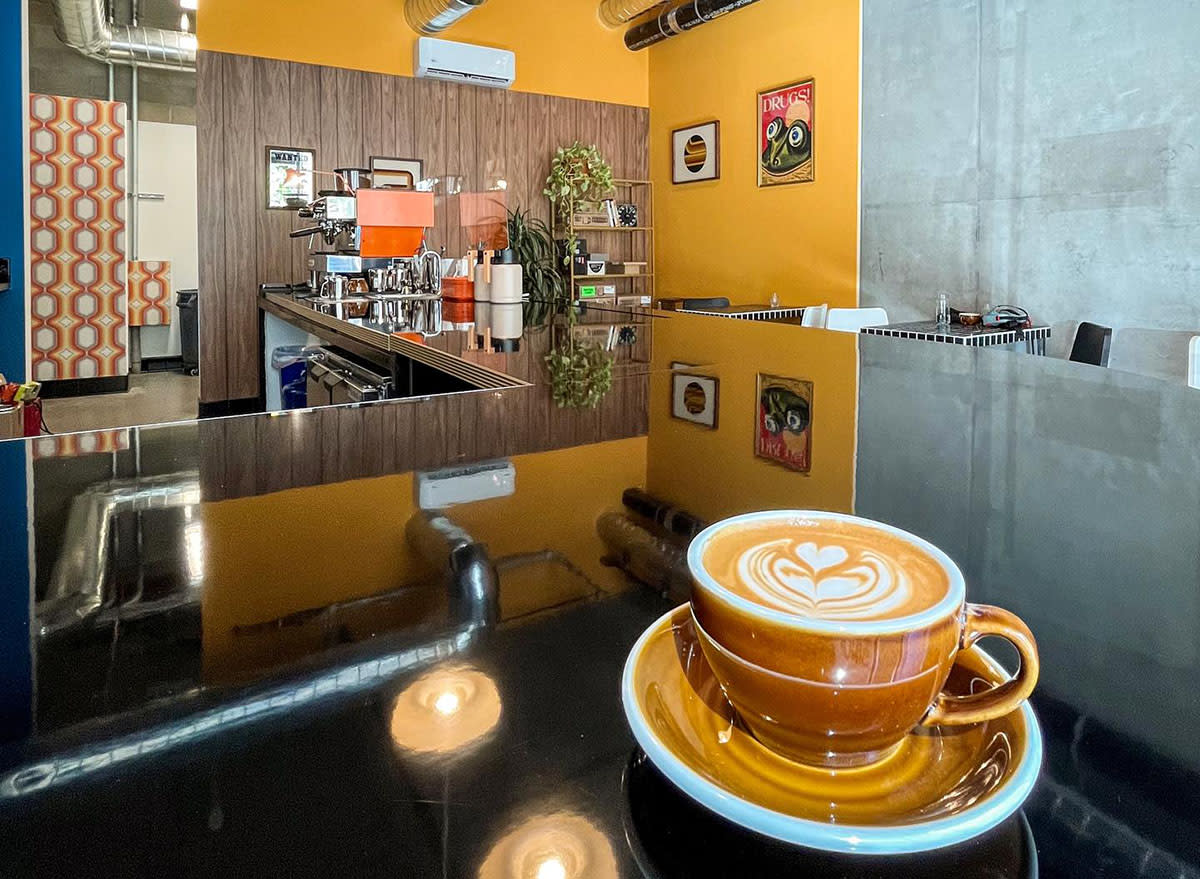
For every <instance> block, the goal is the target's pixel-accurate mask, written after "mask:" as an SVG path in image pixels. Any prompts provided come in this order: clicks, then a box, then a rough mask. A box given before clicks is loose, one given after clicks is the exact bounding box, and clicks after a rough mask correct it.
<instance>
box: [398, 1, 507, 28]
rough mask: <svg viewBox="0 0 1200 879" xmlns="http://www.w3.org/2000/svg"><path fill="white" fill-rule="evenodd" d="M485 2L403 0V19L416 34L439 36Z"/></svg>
mask: <svg viewBox="0 0 1200 879" xmlns="http://www.w3.org/2000/svg"><path fill="white" fill-rule="evenodd" d="M486 2H487V0H404V17H405V18H406V19H408V24H409V26H410V27H412V29H413V30H415V31H416V32H417V33H421V34H440V33H441V32H442V31H444V30H445V29H446V28H448V27H450V25H452V24H454V23H455V22H457V21H458V20H459V19H461V18H462V17H463V16H464V15H466V14H467V13H469V12H474V11H475V10H476V9H477V8H479V7H480V6H482V5H483V4H484V3H486Z"/></svg>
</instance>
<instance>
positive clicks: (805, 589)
mask: <svg viewBox="0 0 1200 879" xmlns="http://www.w3.org/2000/svg"><path fill="white" fill-rule="evenodd" d="M688 567H689V569H690V570H691V573H692V578H693V580H694V588H693V590H692V619H693V622H694V624H695V629H696V635H697V638H698V640H699V642H700V646H701V649H702V650H703V652H704V656H705V659H707V660H708V664H709V666H710V668H711V669H712V672H713V674H714V676H715V677H716V678H717V680H718V681H719V682H720V684H721V688H722V689H723V690H724V692H725V695H726V696H727V697H728V698H729V701H730V702H731V703H732V704H733V706H734V708H736V709H737V711H738V714H739V715H740V716H741V718H742V720H743V721H744V723H745V724H746V726H747V727H748V728H749V729H750V731H751V732H752V733H753V734H754V736H755V737H756V738H757V739H758V740H759V741H760V742H761V743H762V744H764V745H765V746H766V747H768V748H771V749H772V750H774V751H778V752H779V753H781V754H783V755H785V756H787V757H790V758H792V759H795V760H800V761H803V762H805V763H813V764H816V765H821V766H829V767H847V766H858V765H862V764H864V763H869V762H872V761H875V760H880V759H883V758H885V757H886V756H887V755H888V754H889V753H890V752H891V750H892V749H893V748H894V747H895V746H897V745H898V744H899V743H900V742H901V741H902V740H903V739H904V737H905V736H906V735H908V734H909V732H910V731H911V730H912V729H913V728H914V727H916V726H918V725H920V724H935V723H936V724H956V723H978V722H981V721H986V720H988V719H989V718H996V717H999V716H1001V715H1004V714H1007V713H1009V712H1010V711H1013V710H1015V709H1016V708H1017V707H1018V706H1019V705H1020V703H1021V702H1023V701H1024V700H1025V699H1026V698H1028V696H1029V694H1030V692H1031V691H1032V690H1033V686H1034V684H1035V682H1036V681H1037V669H1038V657H1037V646H1036V644H1035V643H1034V640H1033V635H1032V634H1030V632H1029V629H1028V628H1027V627H1026V626H1025V624H1024V623H1022V622H1021V621H1020V620H1019V619H1017V617H1015V616H1013V615H1012V614H1011V613H1009V612H1008V611H1005V610H1001V609H1000V608H996V607H989V606H987V605H976V604H967V603H966V601H965V597H966V584H965V583H964V581H963V576H962V573H961V572H960V571H959V569H958V567H957V566H956V565H955V564H954V562H953V561H951V560H950V559H949V558H948V557H947V556H946V554H945V553H943V552H942V551H941V550H939V549H938V548H937V547H936V546H933V545H932V544H930V543H928V542H926V541H924V540H922V539H921V538H919V537H916V536H914V535H912V534H908V533H907V532H904V531H901V530H899V529H897V528H893V527H891V526H888V525H884V524H881V523H879V522H872V521H870V520H868V519H859V518H856V517H854V516H845V515H839V514H836V513H823V512H814V511H806V510H781V511H775V512H766V513H751V514H748V515H745V516H736V517H734V518H732V519H727V520H725V521H724V522H719V523H717V524H716V525H713V526H711V527H709V528H707V529H705V530H704V531H703V532H701V533H700V534H699V535H698V536H697V537H696V539H695V540H694V541H693V542H692V545H691V547H689V549H688ZM984 635H1000V636H1002V637H1004V638H1006V639H1008V640H1009V641H1010V642H1011V643H1012V644H1013V646H1015V647H1016V648H1017V651H1018V653H1020V655H1021V670H1020V672H1019V673H1018V674H1017V677H1016V678H1014V679H1013V680H1011V681H1009V682H1007V683H1005V684H1002V685H1000V686H997V687H995V688H993V689H991V690H986V691H983V692H977V693H973V694H972V695H970V696H966V697H949V696H946V695H944V694H942V688H943V687H944V686H945V684H946V679H947V678H948V677H949V675H950V670H951V668H952V667H953V665H954V661H955V658H956V656H957V655H958V651H959V650H961V649H964V648H969V647H971V646H972V645H974V643H975V641H977V640H978V639H979V638H981V637H983V636H984Z"/></svg>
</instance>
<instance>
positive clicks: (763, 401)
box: [754, 373, 813, 473]
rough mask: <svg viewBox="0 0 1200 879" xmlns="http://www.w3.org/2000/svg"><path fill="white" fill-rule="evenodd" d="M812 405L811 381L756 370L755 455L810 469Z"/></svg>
mask: <svg viewBox="0 0 1200 879" xmlns="http://www.w3.org/2000/svg"><path fill="white" fill-rule="evenodd" d="M812 404H813V385H812V382H810V381H805V380H804V379H797V378H784V377H783V376H779V375H765V374H763V373H759V376H758V407H757V410H758V417H757V418H756V420H755V425H754V454H755V455H756V456H757V457H759V458H766V459H767V460H768V461H772V462H774V463H776V464H779V465H781V466H783V467H787V468H788V469H789V470H796V471H798V472H800V473H808V472H809V470H811V469H812V416H813V412H812Z"/></svg>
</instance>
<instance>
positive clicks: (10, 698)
mask: <svg viewBox="0 0 1200 879" xmlns="http://www.w3.org/2000/svg"><path fill="white" fill-rule="evenodd" d="M24 5H25V4H24V3H23V2H21V0H0V256H6V257H8V258H9V259H10V260H11V262H12V271H13V279H12V280H13V284H12V289H10V290H8V291H7V292H5V293H0V372H3V373H4V374H5V375H6V376H8V377H9V378H24V375H25V278H24V271H25V253H24V248H25V238H24V219H25V197H24V194H23V192H22V186H23V180H24V174H23V173H22V169H23V166H24V164H25V155H24V151H23V150H22V148H21V141H22V138H21V133H22V129H23V128H24V126H25V118H26V114H25V97H24V93H23V89H22V85H21V66H22V58H21V36H22V34H23V33H24V31H25V25H24V23H23V22H22V20H21V17H22V16H21V10H22V8H23V7H24ZM25 445H26V444H25V443H23V442H16V441H14V442H0V741H4V740H7V739H11V738H16V737H18V736H21V735H23V734H25V733H26V732H28V730H29V727H30V724H31V719H32V704H33V683H32V674H33V663H32V659H31V657H30V651H29V602H30V591H29V590H30V583H29V549H28V547H29V543H28V539H27V535H28V533H29V525H30V523H29V516H28V512H27V506H26V500H25V494H26V486H25V479H26V477H25Z"/></svg>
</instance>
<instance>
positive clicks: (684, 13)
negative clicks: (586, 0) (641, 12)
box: [625, 0, 758, 52]
mask: <svg viewBox="0 0 1200 879" xmlns="http://www.w3.org/2000/svg"><path fill="white" fill-rule="evenodd" d="M757 2H758V0H684V2H683V3H681V4H677V5H675V6H673V7H672V8H670V9H666V10H664V11H663V12H661V13H660V14H659V15H658V16H657V17H656V18H652V19H650V20H649V21H646V22H642V23H641V24H638V25H634V26H633V27H631V28H630V29H629V30H627V31H626V32H625V46H626V48H628V49H630V50H632V51H634V52H636V51H638V50H639V49H645V48H646V47H647V46H653V45H654V44H655V43H661V42H662V41H663V40H669V39H670V38H671V37H674V36H678V35H679V34H682V33H684V32H685V31H690V30H691V29H692V28H696V27H699V26H700V25H702V24H705V23H707V22H710V21H712V20H713V19H715V18H720V17H721V16H722V15H728V14H729V13H731V12H737V11H738V10H739V9H742V8H744V7H746V6H749V5H750V4H751V3H757Z"/></svg>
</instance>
